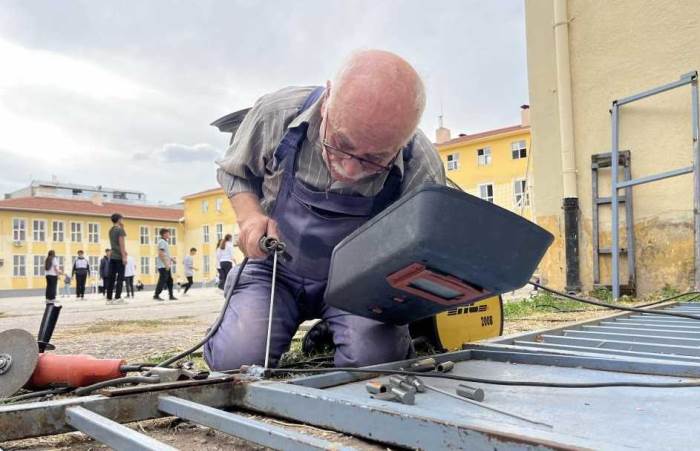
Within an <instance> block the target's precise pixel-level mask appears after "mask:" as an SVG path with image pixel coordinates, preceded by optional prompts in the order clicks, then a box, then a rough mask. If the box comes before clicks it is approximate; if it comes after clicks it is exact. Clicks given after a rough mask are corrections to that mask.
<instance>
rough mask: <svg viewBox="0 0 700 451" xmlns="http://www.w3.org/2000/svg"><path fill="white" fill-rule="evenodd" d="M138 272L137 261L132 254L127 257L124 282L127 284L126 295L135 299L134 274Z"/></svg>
mask: <svg viewBox="0 0 700 451" xmlns="http://www.w3.org/2000/svg"><path fill="white" fill-rule="evenodd" d="M135 274H136V261H135V260H134V257H132V256H131V255H129V256H127V257H126V266H125V267H124V282H125V284H126V297H127V298H128V297H131V299H134V275H135Z"/></svg>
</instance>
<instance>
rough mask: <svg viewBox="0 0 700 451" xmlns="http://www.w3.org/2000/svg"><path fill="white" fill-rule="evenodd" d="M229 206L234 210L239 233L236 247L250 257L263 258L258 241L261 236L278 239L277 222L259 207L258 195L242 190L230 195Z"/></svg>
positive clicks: (263, 254)
mask: <svg viewBox="0 0 700 451" xmlns="http://www.w3.org/2000/svg"><path fill="white" fill-rule="evenodd" d="M231 206H232V207H233V211H235V212H236V217H237V218H238V226H239V227H240V233H239V234H238V243H237V244H238V247H239V248H240V249H241V251H243V253H244V254H245V255H246V256H247V257H250V258H263V257H265V256H266V254H265V253H264V252H263V251H261V250H260V248H259V247H258V243H259V242H260V238H262V237H263V236H265V235H266V236H269V237H273V238H277V239H279V232H278V231H277V223H276V222H275V221H274V220H273V219H270V218H269V217H268V216H267V215H266V214H265V213H264V212H263V210H262V208H260V201H259V200H258V196H256V195H255V194H253V193H249V192H242V193H238V194H236V195H234V196H233V197H231Z"/></svg>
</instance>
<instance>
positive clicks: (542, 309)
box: [503, 293, 597, 320]
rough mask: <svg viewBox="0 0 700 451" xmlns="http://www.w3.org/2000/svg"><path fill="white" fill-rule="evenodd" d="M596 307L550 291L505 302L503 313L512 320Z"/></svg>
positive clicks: (507, 318)
mask: <svg viewBox="0 0 700 451" xmlns="http://www.w3.org/2000/svg"><path fill="white" fill-rule="evenodd" d="M596 308H597V307H595V306H592V305H588V304H583V303H581V302H576V301H573V300H570V299H562V298H558V297H556V296H554V295H552V294H550V293H541V294H537V295H535V296H533V297H531V298H528V299H521V300H518V301H510V302H506V303H505V304H503V314H504V316H505V319H506V320H514V319H520V318H525V317H528V316H532V315H537V314H543V313H566V312H570V313H572V312H580V311H584V310H595V309H596Z"/></svg>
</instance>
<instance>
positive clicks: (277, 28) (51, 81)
mask: <svg viewBox="0 0 700 451" xmlns="http://www.w3.org/2000/svg"><path fill="white" fill-rule="evenodd" d="M297 3H299V4H295V7H294V8H292V9H290V8H288V5H287V2H284V1H283V0H270V1H267V2H256V1H252V0H230V1H224V0H206V1H203V2H177V3H176V7H173V4H172V2H170V1H168V0H152V1H149V2H126V4H124V3H122V2H117V1H114V0H112V1H110V0H106V1H102V2H55V1H50V0H37V1H33V2H26V1H19V0H18V1H13V0H6V1H4V2H3V7H1V8H0V57H1V58H2V59H1V60H2V62H3V67H2V70H0V129H2V133H0V149H4V150H5V151H7V152H9V154H10V155H11V156H13V157H14V158H17V159H19V160H18V161H20V160H21V161H24V163H21V167H18V168H17V172H16V174H17V176H16V174H15V173H13V174H11V175H12V178H11V179H10V178H7V177H6V178H5V180H3V181H2V182H1V183H2V185H1V187H2V189H4V190H10V189H16V188H19V187H21V186H25V185H26V184H28V183H29V180H28V178H29V176H30V175H33V176H34V177H35V178H38V177H39V176H41V177H43V178H50V176H51V175H52V174H56V175H57V176H58V177H59V179H61V180H65V181H71V182H76V183H87V184H102V185H105V186H117V187H124V188H134V189H138V190H141V191H145V192H146V193H147V195H148V197H149V199H150V200H163V201H166V202H173V201H175V200H177V199H179V198H180V196H182V195H183V194H185V193H188V192H189V193H191V192H196V191H199V190H203V189H207V188H212V187H214V186H216V178H215V167H214V164H213V160H214V159H215V158H217V157H218V155H219V153H220V149H224V148H225V147H226V145H227V142H228V135H227V134H223V133H220V132H218V131H217V130H216V129H215V128H214V127H211V126H210V125H209V124H210V123H211V122H212V121H213V120H215V119H217V118H219V117H221V116H223V115H225V114H228V113H231V112H233V111H236V110H239V109H242V108H246V107H249V106H251V105H252V104H253V102H254V101H255V100H256V99H257V98H258V97H260V96H261V95H263V94H265V93H268V92H271V91H274V90H277V89H279V88H281V87H284V86H290V85H310V84H323V83H324V82H325V80H327V79H332V78H333V75H334V73H335V71H336V70H337V69H338V67H339V65H340V64H341V63H342V62H343V61H344V59H345V58H346V57H347V55H348V54H349V53H350V52H351V51H353V50H355V49H358V48H384V49H387V50H391V51H394V52H397V53H399V54H400V55H402V56H404V57H405V58H406V59H408V60H409V61H410V62H411V63H413V64H414V65H415V66H416V68H417V69H418V71H419V72H420V73H421V74H422V76H423V77H424V78H425V82H426V86H427V94H428V102H427V105H426V112H425V115H424V117H423V121H422V123H421V127H422V128H423V129H424V130H425V132H426V133H427V134H428V136H432V135H433V130H434V128H435V127H436V125H437V116H438V115H439V114H440V113H441V112H442V113H443V115H444V122H445V125H446V126H447V127H449V128H451V129H452V131H453V134H454V135H456V134H457V133H459V132H469V133H473V132H477V131H481V130H486V129H489V128H497V127H501V126H506V125H512V124H515V123H517V122H518V120H519V109H518V107H519V105H521V104H523V103H528V99H527V69H526V64H525V61H526V56H525V29H524V12H523V2H522V0H511V1H500V2H484V1H483V0H443V1H440V2H432V3H429V2H424V1H422V0H401V1H391V2H376V1H374V0H356V1H352V2H331V3H328V2H326V1H325V0H308V1H304V2H297ZM125 5H126V6H125ZM164 143H167V144H164ZM183 143H194V144H183ZM0 156H2V155H0ZM25 156H26V158H25ZM27 158H31V160H28V159H27ZM26 162H29V163H27V164H28V165H29V166H27V165H26V164H25V163H26ZM161 169H162V170H161ZM8 172H9V171H7V170H5V171H3V172H2V175H3V176H5V174H7V173H8ZM20 174H21V176H20Z"/></svg>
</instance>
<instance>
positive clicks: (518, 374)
mask: <svg viewBox="0 0 700 451" xmlns="http://www.w3.org/2000/svg"><path fill="white" fill-rule="evenodd" d="M665 308H667V309H669V310H670V311H682V312H687V313H697V314H700V306H698V305H696V304H669V305H667V306H665ZM699 335H700V322H698V321H695V320H691V319H681V318H675V317H667V318H665V317H659V316H651V315H647V314H636V313H633V314H629V313H625V314H621V315H614V316H611V317H609V318H606V319H602V320H601V319H598V320H594V321H588V322H584V323H579V324H576V325H573V326H567V327H566V328H560V329H552V330H547V331H543V332H539V333H528V334H520V335H516V336H510V337H501V338H499V339H496V340H493V341H489V342H483V343H481V344H472V345H468V347H467V349H465V350H463V351H458V352H454V353H448V354H442V355H439V356H436V359H437V360H438V361H448V360H451V361H454V362H455V363H456V365H455V367H454V369H453V371H452V372H451V373H449V374H454V375H462V376H469V377H478V378H489V379H499V380H527V381H540V382H545V381H547V382H614V381H636V382H678V381H688V380H694V378H698V377H700V353H699V350H700V347H698V346H697V345H696V344H694V343H695V342H694V341H693V340H698V342H699V343H700V337H698V336H699ZM407 364H408V363H407V362H395V363H391V364H386V365H379V366H377V367H373V368H375V369H392V368H393V369H397V368H401V367H405V366H407ZM368 377H371V376H369V375H358V374H354V373H346V372H332V373H326V374H321V375H313V376H307V377H302V378H298V379H295V380H293V381H291V382H276V381H258V382H244V381H242V380H241V379H240V378H238V377H233V376H220V380H218V381H216V380H213V381H207V384H202V383H200V382H199V381H191V382H188V383H184V385H181V386H173V385H171V386H170V387H159V388H156V387H152V388H150V389H149V388H144V387H136V388H124V389H116V390H112V391H110V392H109V396H104V395H95V396H88V397H83V398H70V399H65V400H57V401H50V402H44V403H31V404H23V405H19V406H0V437H1V436H2V434H6V435H7V434H8V433H9V434H10V437H7V436H6V437H5V439H8V438H20V437H29V436H37V435H47V434H55V433H60V432H66V431H70V430H74V428H76V429H80V430H83V431H84V432H87V433H90V432H89V431H88V429H89V428H90V427H95V425H96V424H99V420H100V419H103V420H107V421H112V420H113V421H114V422H116V423H114V424H116V425H117V426H119V425H118V423H123V422H128V421H136V420H142V419H146V418H153V417H157V416H166V415H175V416H179V417H182V418H186V419H188V420H190V421H194V422H196V423H200V424H205V425H208V426H211V427H216V428H217V429H220V430H224V431H228V432H229V433H231V434H233V435H237V436H239V437H242V438H246V439H249V440H252V441H255V442H257V443H261V444H264V445H265V446H270V447H273V448H277V449H338V448H339V446H338V444H337V443H335V444H334V443H330V442H327V441H324V440H318V439H311V438H309V437H305V436H304V435H303V434H296V435H293V434H292V435H291V436H290V434H288V433H285V431H279V430H277V429H276V428H275V427H274V426H270V427H269V429H267V430H265V429H264V428H263V429H261V425H259V424H251V422H248V423H245V422H241V421H240V418H238V417H240V415H237V414H236V413H235V410H236V409H240V408H244V409H250V410H254V411H259V412H263V413H265V414H267V415H270V416H277V417H282V418H287V419H292V420H296V421H299V422H303V423H308V424H312V425H315V426H319V427H323V428H327V429H332V430H336V431H339V432H344V433H347V434H351V435H355V436H358V437H362V438H366V439H370V440H374V441H377V442H380V443H383V444H387V445H390V446H403V447H407V448H418V449H430V450H433V449H655V450H659V449H686V448H690V447H692V446H693V445H694V443H695V442H696V440H697V432H696V429H695V427H694V423H695V422H696V420H698V419H700V387H692V388H636V387H614V388H589V389H580V388H577V389H571V388H544V387H523V386H500V385H490V384H477V383H470V385H473V386H478V387H480V388H483V389H484V391H485V393H486V398H485V400H484V401H483V403H482V404H484V405H486V406H490V407H494V408H497V409H501V410H504V411H507V412H510V413H512V414H516V415H519V416H522V417H524V418H525V419H517V418H514V417H513V416H508V415H504V414H503V413H498V412H494V411H491V410H487V409H485V408H482V407H479V406H477V405H474V404H469V403H467V402H464V401H462V400H459V399H454V398H451V397H448V396H446V395H444V394H441V393H436V392H432V391H428V392H426V393H419V394H417V395H416V397H415V404H414V405H406V404H402V403H398V402H393V401H384V400H379V399H372V398H370V397H369V395H368V393H367V391H366V389H365V383H366V379H367V378H368ZM384 377H386V376H384ZM381 378H382V377H380V379H381ZM422 379H423V380H424V381H425V382H426V383H428V384H431V385H434V386H436V387H438V388H442V389H445V390H447V391H450V392H454V389H455V387H456V385H457V383H458V381H450V380H443V379H437V378H428V377H423V378H422ZM182 400H186V401H189V402H186V401H182ZM221 408H227V410H234V412H233V413H232V412H226V411H224V410H220V409H221ZM81 409H82V410H81ZM91 413H96V414H98V415H95V417H99V418H97V419H95V418H90V414H91ZM535 422H537V423H539V424H536V423H535ZM253 423H254V422H253ZM71 425H72V426H71ZM128 431H131V432H133V434H136V435H138V436H143V434H140V433H137V432H136V431H134V430H132V429H129V430H128ZM99 432H100V429H99V427H98V431H97V433H95V431H94V429H92V433H90V435H92V436H94V437H97V438H98V439H99V440H101V441H103V442H105V443H108V444H110V445H111V446H113V447H115V448H117V449H136V448H134V447H133V446H132V445H133V444H134V443H138V439H143V437H134V436H133V435H132V436H131V437H127V442H118V441H115V440H116V439H115V437H114V436H113V435H109V434H108V436H107V437H105V436H104V435H99ZM131 432H126V435H127V436H129V435H130V434H131ZM145 439H146V440H147V439H148V437H145ZM151 440H152V439H151ZM124 443H127V445H128V446H127V445H124ZM140 449H158V448H157V447H156V446H155V445H154V446H147V447H142V448H140ZM163 449H168V448H163ZM170 449H172V448H170Z"/></svg>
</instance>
